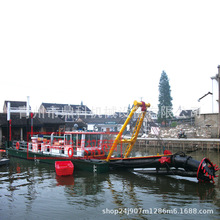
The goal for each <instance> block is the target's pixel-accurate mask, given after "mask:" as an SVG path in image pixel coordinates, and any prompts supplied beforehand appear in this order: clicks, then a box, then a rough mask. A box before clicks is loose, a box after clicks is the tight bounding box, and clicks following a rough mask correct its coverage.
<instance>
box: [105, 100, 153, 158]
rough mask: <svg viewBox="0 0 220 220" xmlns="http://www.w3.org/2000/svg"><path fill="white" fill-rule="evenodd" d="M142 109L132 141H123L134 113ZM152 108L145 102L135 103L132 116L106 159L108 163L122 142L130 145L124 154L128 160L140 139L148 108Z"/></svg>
mask: <svg viewBox="0 0 220 220" xmlns="http://www.w3.org/2000/svg"><path fill="white" fill-rule="evenodd" d="M139 107H141V114H140V115H139V117H138V120H137V122H136V125H135V128H134V131H133V133H132V136H131V138H130V139H122V140H121V136H122V134H123V132H124V130H125V128H126V126H127V125H128V123H129V122H130V120H131V118H132V116H133V115H134V113H135V112H136V111H137V109H138V108H139ZM148 107H150V103H145V102H138V101H136V100H135V101H134V105H133V108H132V110H131V112H130V114H129V115H128V117H127V119H126V121H125V123H124V124H123V126H122V128H121V130H120V132H119V133H118V135H117V137H116V138H115V140H114V142H113V144H112V146H111V148H110V151H109V154H108V156H107V158H106V161H109V160H110V158H111V156H112V154H113V152H114V150H115V148H116V147H117V145H118V144H119V143H120V141H121V142H124V143H128V146H127V148H126V150H125V152H124V154H123V156H124V158H127V157H128V156H129V154H130V152H131V150H132V148H133V146H134V144H135V142H136V139H137V137H138V133H139V131H140V129H141V125H142V123H143V120H144V116H145V114H146V111H147V108H148Z"/></svg>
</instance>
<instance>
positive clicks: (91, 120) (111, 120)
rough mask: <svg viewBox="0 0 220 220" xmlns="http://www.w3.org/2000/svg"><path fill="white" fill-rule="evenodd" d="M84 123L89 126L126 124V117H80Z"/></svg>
mask: <svg viewBox="0 0 220 220" xmlns="http://www.w3.org/2000/svg"><path fill="white" fill-rule="evenodd" d="M79 119H81V120H82V121H83V122H85V123H87V124H116V125H117V124H124V122H125V120H126V118H125V117H121V118H120V117H115V116H114V115H110V116H107V115H93V116H80V118H79Z"/></svg>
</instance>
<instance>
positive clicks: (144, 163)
mask: <svg viewBox="0 0 220 220" xmlns="http://www.w3.org/2000/svg"><path fill="white" fill-rule="evenodd" d="M110 167H111V168H113V169H120V168H122V169H133V168H156V170H142V171H137V172H139V173H145V174H159V175H180V176H188V177H197V179H198V180H199V182H213V183H214V182H215V181H214V178H215V177H218V176H217V175H216V174H215V173H216V171H218V170H219V168H218V166H216V164H215V165H213V163H212V162H211V161H210V160H209V159H208V158H204V159H202V161H201V162H199V161H197V160H195V159H193V158H192V157H191V156H187V155H185V154H184V153H183V152H178V153H176V154H172V155H164V156H148V157H132V158H122V159H119V158H118V159H116V158H115V159H113V160H110ZM161 168H166V169H165V170H164V169H162V170H161Z"/></svg>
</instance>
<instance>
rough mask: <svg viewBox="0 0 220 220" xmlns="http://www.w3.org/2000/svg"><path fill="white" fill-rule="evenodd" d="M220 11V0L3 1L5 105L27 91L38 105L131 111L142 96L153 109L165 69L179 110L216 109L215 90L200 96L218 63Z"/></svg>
mask: <svg viewBox="0 0 220 220" xmlns="http://www.w3.org/2000/svg"><path fill="white" fill-rule="evenodd" d="M219 9H220V1H219V0H216V1H213V0H210V1H207V0H206V1H204V0H193V1H192V0H190V1H188V0H184V1H180V0H154V1H150V0H144V1H141V0H140V1H139V0H135V1H129V0H125V1H122V0H116V1H114V0H109V1H105V0H100V1H96V0H89V1H86V0H79V1H74V0H70V1H68V0H63V1H61V0H60V1H56V0H43V1H41V0H38V1H31V0H27V1H22V0H19V1H18V0H16V1H13V0H11V1H0V74H1V85H0V106H2V107H3V102H4V100H17V101H26V97H27V95H29V96H30V104H31V106H32V109H34V110H35V109H37V107H39V105H40V104H41V102H56V103H67V104H80V103H81V101H83V104H86V105H87V106H88V107H89V108H91V109H92V110H93V111H96V110H97V108H98V107H101V108H102V112H103V111H104V109H106V107H107V108H108V109H109V110H110V111H111V109H112V111H113V110H114V109H115V108H117V110H126V109H125V108H127V106H128V104H132V103H133V101H134V100H135V99H137V100H141V98H142V99H143V101H146V102H150V103H151V104H152V110H156V107H157V105H158V95H159V92H158V85H159V79H160V76H161V73H162V71H163V70H164V71H165V72H166V73H167V75H168V77H169V79H170V86H171V90H172V91H171V96H172V97H173V107H174V113H175V112H176V111H177V109H178V108H179V106H181V107H182V108H186V109H190V108H196V107H202V109H203V110H204V111H206V112H207V111H208V112H212V102H211V100H212V97H211V96H210V95H209V96H207V97H206V98H204V99H203V100H202V101H201V102H200V103H199V102H198V99H199V98H200V97H201V96H203V95H204V94H206V93H207V92H209V91H210V92H212V80H211V79H210V77H211V76H214V75H215V74H216V73H217V71H218V70H217V66H218V65H219V64H220V24H219V22H220V11H219ZM213 85H214V103H215V108H214V110H215V111H217V105H216V104H217V102H216V99H217V95H218V93H217V82H213ZM2 107H1V108H2ZM97 111H99V110H97Z"/></svg>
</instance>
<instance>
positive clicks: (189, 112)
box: [179, 110, 192, 117]
mask: <svg viewBox="0 0 220 220" xmlns="http://www.w3.org/2000/svg"><path fill="white" fill-rule="evenodd" d="M179 116H181V117H192V110H182V111H181V112H180V115H179Z"/></svg>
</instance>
